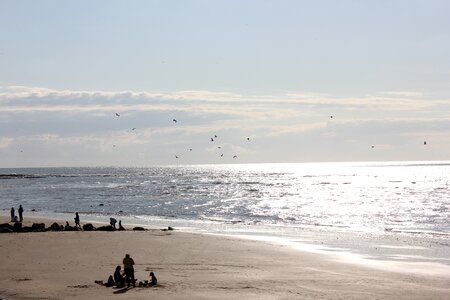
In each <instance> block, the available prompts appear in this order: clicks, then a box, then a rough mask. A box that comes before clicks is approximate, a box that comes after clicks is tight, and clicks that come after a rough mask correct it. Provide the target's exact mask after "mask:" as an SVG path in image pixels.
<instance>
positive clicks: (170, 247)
mask: <svg viewBox="0 0 450 300" xmlns="http://www.w3.org/2000/svg"><path fill="white" fill-rule="evenodd" d="M42 220H43V219H39V221H42ZM0 221H1V223H4V221H8V218H7V219H5V217H1V218H0ZM25 221H26V223H27V222H28V224H30V223H31V222H33V219H31V218H29V219H25ZM54 221H56V220H48V219H47V220H46V222H45V223H46V225H50V224H51V223H52V222H54ZM60 221H61V223H62V221H63V220H60ZM0 241H1V247H0V255H2V257H3V258H4V263H3V268H2V270H3V272H1V273H0V295H2V296H3V297H6V299H42V298H46V299H61V298H64V299H74V298H80V297H81V298H82V299H109V298H110V297H112V296H113V295H114V296H116V295H115V294H114V293H115V292H118V290H117V289H114V288H105V287H103V286H100V285H97V284H95V283H94V281H95V280H103V281H105V280H106V279H107V278H108V276H109V275H110V274H112V272H113V270H114V267H115V266H116V265H120V264H121V261H122V258H123V256H124V255H125V253H130V254H131V256H132V257H133V259H134V260H135V262H136V268H135V269H136V277H137V279H138V281H139V280H147V279H148V273H149V272H150V271H154V272H155V274H156V276H157V278H158V283H159V285H158V286H156V287H153V288H132V289H130V290H127V291H125V292H124V293H123V294H121V295H120V296H119V295H117V297H121V298H124V299H125V298H126V299H145V298H148V297H152V296H153V297H157V298H158V299H236V298H238V297H244V298H247V299H280V298H281V299H289V298H302V299H317V298H324V299H337V298H342V299H343V298H345V299H393V298H395V299H423V298H433V299H446V298H448V295H449V294H450V288H449V283H450V276H438V275H435V276H432V275H429V274H410V273H402V272H390V271H386V270H380V269H376V268H370V267H368V266H365V265H357V264H349V263H346V262H344V261H337V260H335V259H333V258H332V256H330V255H324V254H320V253H312V252H305V251H298V250H295V249H293V248H292V247H289V246H286V245H281V244H277V243H273V242H262V241H256V240H250V239H242V238H239V237H233V236H219V235H214V234H200V233H187V232H182V231H177V230H176V229H175V231H162V230H158V229H150V230H148V231H132V230H127V231H115V232H97V231H76V232H64V231H63V232H39V233H5V234H0Z"/></svg>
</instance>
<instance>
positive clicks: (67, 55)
mask: <svg viewBox="0 0 450 300" xmlns="http://www.w3.org/2000/svg"><path fill="white" fill-rule="evenodd" d="M449 11H450V1H436V0H423V1H414V0H405V1H396V0H392V1H346V0H342V1H331V0H329V1H321V0H319V1H301V0H299V1H288V0H285V1H275V0H273V1H259V0H258V1H256V0H255V1H250V0H241V1H237V0H236V1H233V0H230V1H222V0H217V1H210V0H203V1H201V0H198V1H192V0H186V1H181V0H179V1H175V0H173V1H170V0H160V1H156V0H154V1H151V0H150V1H135V0H127V1H114V0H108V1H106V0H105V1H98V0H85V1H83V0H81V1H65V0H61V1H56V0H54V1H45V0H41V1H22V0H12V1H7V0H0V168H1V167H3V168H8V167H55V166H151V165H166V164H169V165H185V164H229V163H297V162H332V161H333V162H334V161H338V162H341V161H343V162H347V161H384V160H389V161H404V160H412V161H426V160H433V161H435V160H450V18H449ZM118 115H119V116H118ZM174 119H175V120H176V122H174V121H173V120H174ZM133 128H134V129H133ZM215 136H217V137H215ZM425 141H426V145H424V142H425Z"/></svg>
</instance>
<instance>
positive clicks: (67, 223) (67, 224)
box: [64, 221, 71, 230]
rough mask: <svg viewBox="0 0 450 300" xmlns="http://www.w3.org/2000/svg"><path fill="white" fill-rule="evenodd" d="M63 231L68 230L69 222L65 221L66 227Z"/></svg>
mask: <svg viewBox="0 0 450 300" xmlns="http://www.w3.org/2000/svg"><path fill="white" fill-rule="evenodd" d="M64 229H65V230H70V229H71V228H70V225H69V221H66V226H65V227H64Z"/></svg>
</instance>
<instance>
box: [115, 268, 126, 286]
mask: <svg viewBox="0 0 450 300" xmlns="http://www.w3.org/2000/svg"><path fill="white" fill-rule="evenodd" d="M121 269H122V268H121V267H120V266H117V267H116V270H115V271H114V281H115V282H116V286H117V287H118V288H123V287H124V286H125V279H123V275H122V273H121V272H120V270H121Z"/></svg>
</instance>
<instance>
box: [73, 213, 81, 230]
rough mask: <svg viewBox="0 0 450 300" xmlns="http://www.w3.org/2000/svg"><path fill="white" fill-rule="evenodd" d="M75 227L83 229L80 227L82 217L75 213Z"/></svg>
mask: <svg viewBox="0 0 450 300" xmlns="http://www.w3.org/2000/svg"><path fill="white" fill-rule="evenodd" d="M74 220H75V227H79V228H81V225H80V216H79V215H78V213H77V212H76V213H75V219H74Z"/></svg>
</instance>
